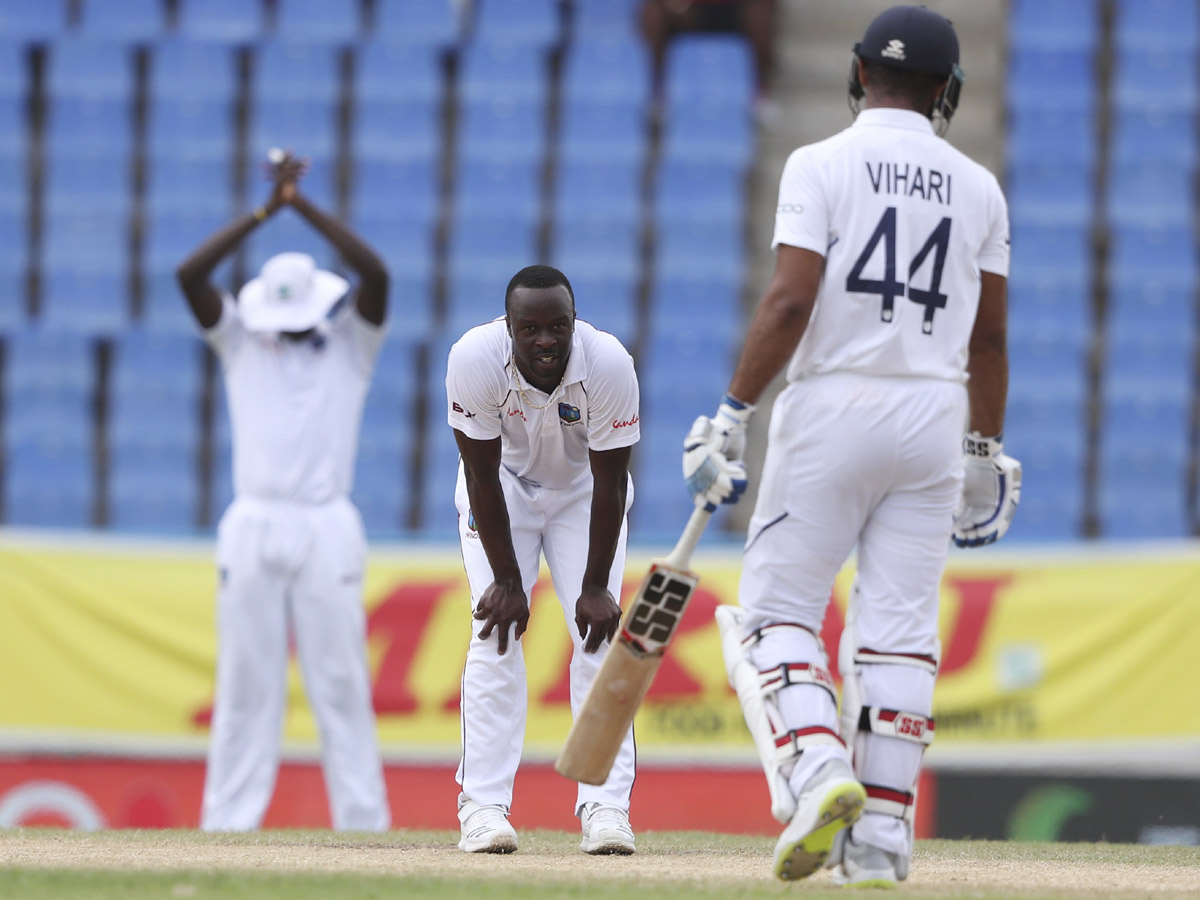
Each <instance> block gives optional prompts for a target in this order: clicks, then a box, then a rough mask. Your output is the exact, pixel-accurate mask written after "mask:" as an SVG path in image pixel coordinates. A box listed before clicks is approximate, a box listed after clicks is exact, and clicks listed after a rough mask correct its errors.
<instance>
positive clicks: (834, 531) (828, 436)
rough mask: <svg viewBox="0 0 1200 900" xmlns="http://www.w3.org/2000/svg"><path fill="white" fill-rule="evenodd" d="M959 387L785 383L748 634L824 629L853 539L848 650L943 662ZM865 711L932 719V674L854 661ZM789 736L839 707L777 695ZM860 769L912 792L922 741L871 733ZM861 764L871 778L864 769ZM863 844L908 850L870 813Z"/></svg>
mask: <svg viewBox="0 0 1200 900" xmlns="http://www.w3.org/2000/svg"><path fill="white" fill-rule="evenodd" d="M966 416H967V394H966V389H965V387H964V386H963V385H961V384H957V383H953V382H948V381H940V380H934V379H922V378H882V377H872V376H865V375H855V374H850V373H837V374H831V375H822V376H816V377H812V378H808V379H804V380H802V381H799V382H796V383H793V384H790V385H788V386H787V388H785V389H784V391H783V392H782V393H781V394H780V395H779V397H778V399H777V400H776V402H775V405H774V407H773V409H772V413H771V426H770V435H769V439H768V446H767V456H766V461H765V463H764V471H763V479H762V484H761V485H760V487H759V492H758V501H757V504H756V506H755V509H754V515H753V517H752V519H751V522H750V526H749V531H748V534H747V538H746V550H745V557H744V562H743V569H742V578H741V584H740V588H739V599H740V602H741V605H742V606H743V607H744V608H745V610H746V623H745V628H746V632H747V633H749V632H751V631H753V630H754V629H756V628H761V627H762V626H764V625H770V624H775V623H793V624H798V625H802V626H804V628H806V629H808V630H809V631H811V633H812V635H817V634H819V633H820V629H821V624H822V623H823V621H824V619H825V610H826V606H827V604H828V603H829V596H830V593H831V591H832V589H833V583H834V579H835V578H836V577H837V574H838V572H839V571H840V570H841V568H842V566H843V564H844V563H845V561H846V559H847V558H848V557H849V555H850V553H851V551H852V550H853V549H854V547H855V545H856V544H857V546H858V560H857V574H856V578H855V584H854V590H853V596H852V605H853V614H854V618H855V621H854V632H853V638H854V644H855V647H854V648H845V650H844V652H847V651H848V655H849V656H850V657H851V658H847V659H842V660H841V664H842V667H843V670H845V669H846V667H847V666H848V665H852V664H853V661H852V657H853V650H854V649H860V648H868V649H870V650H874V651H876V652H877V653H883V654H906V655H923V656H927V657H931V658H933V659H935V660H936V659H937V658H938V655H939V652H940V648H939V644H938V637H937V617H938V590H939V586H940V583H941V578H942V571H943V569H944V567H945V564H946V556H947V554H948V552H949V544H950V532H951V528H952V525H953V517H954V513H955V511H956V510H957V508H958V502H959V497H960V495H961V493H962V480H963V457H962V436H963V430H964V425H965V423H966ZM751 657H752V659H753V661H754V663H755V665H757V666H758V668H759V669H760V670H767V669H769V668H772V667H774V666H778V665H779V664H780V663H783V662H820V663H822V664H824V663H825V661H826V660H825V654H824V652H823V648H822V647H820V645H819V643H818V641H817V639H816V638H815V637H813V636H810V635H807V634H805V632H803V631H801V630H799V629H781V630H778V631H774V632H771V633H770V638H769V639H764V640H763V641H762V642H761V643H759V644H758V645H757V646H755V647H754V648H753V650H752V651H751ZM859 668H860V669H861V670H862V672H861V675H862V679H863V680H862V685H863V692H864V695H865V696H864V697H863V701H864V702H865V703H866V704H868V705H877V706H882V707H884V708H891V709H901V710H904V711H907V712H913V713H919V714H922V715H928V714H929V713H930V707H931V705H932V699H933V683H934V677H933V675H932V673H930V672H928V671H922V670H920V669H918V668H915V667H913V666H910V665H869V666H860V667H859ZM777 697H778V703H779V711H780V715H781V718H782V719H783V721H784V723H785V724H786V726H787V727H788V728H805V727H811V726H821V727H825V728H828V729H830V730H832V731H833V732H834V733H837V732H838V730H839V727H838V717H837V709H836V707H835V705H834V702H833V699H832V698H831V697H830V696H829V694H828V693H827V692H826V691H824V690H823V689H821V688H820V687H817V686H815V685H804V684H800V685H796V686H794V687H789V688H786V689H784V690H782V691H780V692H779V694H778V695H777ZM866 737H867V739H868V743H869V745H870V753H869V754H865V753H862V752H861V750H862V746H861V743H860V753H859V758H856V760H855V763H856V768H857V770H858V772H859V777H860V778H861V779H862V780H863V781H864V782H869V783H872V784H878V785H881V786H886V787H891V788H894V789H896V790H900V791H908V790H910V789H911V787H912V784H913V783H914V782H915V780H916V776H917V774H918V772H919V770H920V762H921V754H922V749H923V748H922V747H920V746H919V745H917V744H914V743H911V742H907V741H903V740H898V739H895V738H885V737H877V736H875V735H868V736H866ZM831 756H841V757H842V758H846V756H847V755H846V753H845V752H844V751H842V750H841V748H840V747H834V746H823V745H819V746H814V747H810V748H809V749H807V750H805V751H804V753H803V754H802V755H801V757H800V759H799V760H798V761H797V763H796V766H795V769H794V771H793V772H792V773H791V778H790V779H789V781H790V783H791V785H792V788H793V790H798V789H799V787H800V786H802V785H803V784H804V782H805V781H807V780H808V778H809V777H810V776H811V775H812V773H813V772H814V771H815V770H816V769H817V768H818V767H819V766H820V765H821V764H822V763H824V762H825V761H826V760H828V759H829V758H830V757H831ZM864 762H865V765H866V771H864V768H863V766H864ZM854 837H855V839H856V840H860V841H866V842H868V843H871V844H874V845H875V846H879V847H882V848H883V849H886V850H890V851H892V852H897V853H907V852H909V848H908V846H907V839H906V836H905V834H904V829H903V827H902V825H901V823H900V821H899V820H898V819H893V818H891V817H887V816H877V815H874V814H872V815H867V816H864V817H863V819H862V820H861V823H860V824H859V825H856V826H855V830H854Z"/></svg>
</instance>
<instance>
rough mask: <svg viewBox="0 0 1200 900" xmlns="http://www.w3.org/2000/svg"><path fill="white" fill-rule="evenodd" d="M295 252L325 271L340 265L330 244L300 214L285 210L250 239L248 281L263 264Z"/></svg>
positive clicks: (246, 252)
mask: <svg viewBox="0 0 1200 900" xmlns="http://www.w3.org/2000/svg"><path fill="white" fill-rule="evenodd" d="M326 209H328V207H326ZM292 252H294V253H307V254H309V255H310V256H311V257H312V258H313V259H315V260H316V261H317V265H318V266H320V267H321V268H323V269H333V268H335V267H336V264H337V255H336V253H335V251H334V249H333V247H332V246H331V245H330V243H329V241H327V240H326V239H325V238H324V236H322V235H321V233H320V232H318V231H317V230H316V229H315V228H313V227H312V226H311V225H310V224H308V222H306V221H305V220H304V219H302V218H301V217H300V214H299V213H297V212H294V211H293V210H291V209H282V210H280V211H279V212H278V213H276V214H275V215H274V216H272V217H271V219H270V221H268V222H264V223H263V225H262V227H261V228H259V229H257V230H256V231H255V232H254V233H253V234H251V235H250V237H249V238H247V240H246V243H245V260H246V272H247V277H248V278H250V277H253V276H254V275H257V274H258V271H259V269H261V268H262V264H263V263H265V262H266V261H267V260H268V259H270V258H271V257H272V256H274V255H275V254H277V253H292Z"/></svg>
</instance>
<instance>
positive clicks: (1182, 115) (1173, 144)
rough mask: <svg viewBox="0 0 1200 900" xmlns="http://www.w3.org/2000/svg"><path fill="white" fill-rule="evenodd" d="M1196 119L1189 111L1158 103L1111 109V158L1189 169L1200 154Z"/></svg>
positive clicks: (1117, 162) (1122, 162) (1123, 162)
mask: <svg viewBox="0 0 1200 900" xmlns="http://www.w3.org/2000/svg"><path fill="white" fill-rule="evenodd" d="M1195 129H1196V119H1195V116H1194V115H1192V114H1191V113H1188V112H1180V111H1175V110H1169V109H1165V108H1162V107H1157V106H1153V105H1151V106H1144V107H1140V108H1138V109H1119V110H1114V113H1113V118H1112V142H1111V162H1112V164H1113V165H1115V166H1118V167H1122V166H1129V165H1133V164H1136V163H1139V162H1140V163H1143V164H1148V163H1153V164H1159V165H1162V166H1165V167H1180V168H1187V169H1192V168H1194V167H1195V166H1196V164H1197V161H1198V158H1200V154H1198V153H1197V147H1196V136H1195Z"/></svg>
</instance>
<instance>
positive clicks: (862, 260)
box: [683, 6, 1021, 886]
mask: <svg viewBox="0 0 1200 900" xmlns="http://www.w3.org/2000/svg"><path fill="white" fill-rule="evenodd" d="M961 83H962V71H961V69H959V66H958V38H957V36H956V35H955V32H954V29H953V27H952V26H951V24H950V22H949V21H947V20H946V19H945V18H943V17H942V16H941V15H939V14H937V13H935V12H932V11H930V10H928V9H925V8H924V7H916V6H898V7H893V8H891V9H888V10H886V11H885V12H883V13H881V14H880V15H879V16H878V17H877V18H876V19H875V20H874V21H873V22H871V24H870V25H869V27H868V28H867V30H866V33H865V35H864V37H863V39H862V41H861V42H859V43H858V44H856V45H855V47H854V59H853V67H852V70H851V79H850V94H851V98H852V101H853V103H852V107H855V108H857V103H858V101H859V100H865V102H864V103H863V104H862V105H863V109H862V111H861V112H860V113H858V115H857V118H856V119H855V121H854V123H853V124H852V125H851V126H850V127H849V128H847V129H846V130H845V131H842V132H840V133H839V134H836V135H834V136H833V137H831V138H828V139H827V140H824V141H821V142H820V143H816V144H811V145H809V146H805V147H801V148H800V149H798V150H796V151H794V152H793V153H792V155H791V157H790V158H789V159H788V161H787V164H786V166H785V168H784V171H783V177H782V181H781V185H780V191H779V206H778V209H777V212H776V218H775V238H774V246H775V247H776V248H777V250H778V255H777V257H776V265H775V273H774V276H773V278H772V280H771V283H770V285H769V286H768V288H767V290H766V292H765V294H764V296H763V298H762V300H761V302H760V303H759V305H758V308H757V310H756V311H755V314H754V317H753V319H752V321H751V324H750V327H749V331H748V334H747V337H746V342H745V348H744V349H743V352H742V356H741V360H740V361H739V363H738V365H737V368H736V370H735V372H734V375H733V379H732V381H731V382H730V385H729V393H728V395H727V396H726V398H725V399H724V400H723V401H722V402H721V404H720V406H719V407H718V410H717V414H716V415H715V416H714V417H712V418H711V419H710V418H707V417H703V416H702V417H701V418H700V419H698V420H697V421H696V423H695V425H694V427H693V428H692V431H691V432H690V433H689V434H688V436H687V438H686V440H685V445H684V446H685V451H684V459H683V467H684V474H685V477H686V479H687V483H688V486H689V488H690V489H691V491H692V494H693V497H694V499H695V500H696V502H697V503H700V504H715V503H720V502H725V501H728V500H733V499H736V494H735V491H734V489H733V487H731V485H734V484H736V483H737V481H738V480H739V479H741V478H744V477H745V470H744V467H743V466H742V463H741V461H740V459H739V457H740V452H741V445H742V440H743V435H744V432H745V427H746V422H747V420H748V419H749V418H750V416H751V414H752V413H753V411H754V404H755V403H756V402H757V401H758V400H759V398H760V397H761V395H762V393H763V391H764V390H765V389H766V387H767V385H768V383H769V382H770V381H771V380H772V379H773V378H774V377H775V375H776V374H777V373H778V372H779V371H780V370H781V369H783V368H784V367H785V366H786V369H787V386H786V387H785V388H784V390H783V391H782V392H781V393H780V395H779V397H778V399H777V400H776V401H775V405H774V408H773V410H772V415H771V424H770V434H769V437H768V444H767V456H766V460H765V463H764V471H763V476H762V484H761V486H760V488H759V492H758V501H757V505H756V507H755V509H754V514H753V517H752V518H751V521H750V525H749V531H748V534H747V538H746V546H745V551H744V564H743V571H742V577H741V583H740V586H739V599H740V604H741V605H740V608H737V607H722V608H721V609H720V610H719V611H718V614H717V616H718V622H719V623H720V625H721V630H722V633H723V638H724V639H723V641H722V646H723V648H724V651H725V656H726V667H727V670H728V671H729V674H730V680H731V682H735V681H736V684H735V687H737V688H738V694H739V699H741V701H742V707H743V710H744V712H745V714H746V721H747V725H748V726H749V728H750V732H751V734H752V735H753V736H754V738H755V743H756V744H757V745H758V746H759V748H760V756H761V757H762V759H763V762H764V767H765V768H766V770H767V778H768V785H769V788H770V791H771V796H772V812H773V813H775V815H776V816H777V818H779V819H780V820H781V821H784V822H786V823H787V824H786V827H785V828H784V830H783V833H782V835H781V836H780V838H779V841H778V843H777V845H776V848H775V863H774V864H775V874H776V875H777V876H778V877H780V878H782V879H785V880H794V879H799V878H804V877H806V876H808V875H810V874H812V872H814V871H815V870H816V869H818V868H820V867H821V865H823V864H824V865H828V866H836V867H837V870H836V871H835V873H834V875H835V879H836V880H837V881H838V882H839V883H843V884H851V885H860V886H867V885H875V886H894V885H895V884H896V882H897V881H900V880H903V879H904V878H905V877H906V876H907V874H908V869H909V859H910V856H911V853H912V830H911V822H912V812H913V802H914V799H915V798H914V790H915V785H916V783H917V776H918V774H919V771H920V768H921V758H922V754H923V753H924V750H925V746H926V745H927V744H928V743H929V741H930V740H931V739H932V737H933V731H934V722H933V719H932V718H931V711H932V702H933V686H934V678H935V675H936V672H937V666H938V659H939V644H938V637H937V614H938V588H939V584H940V581H941V576H942V571H943V568H944V566H945V562H946V557H947V554H948V549H949V543H950V539H951V537H953V539H954V541H955V543H957V544H959V545H960V546H976V545H979V544H986V543H990V542H991V541H994V540H996V539H997V538H999V537H1001V536H1002V535H1003V534H1004V533H1005V531H1006V530H1007V529H1008V526H1009V522H1010V521H1011V519H1012V516H1013V512H1014V510H1015V507H1016V505H1017V499H1018V494H1019V488H1020V480H1021V468H1020V465H1019V464H1018V463H1017V462H1016V461H1015V460H1013V459H1012V458H1010V457H1008V456H1006V455H1005V454H1004V451H1003V444H1002V443H1001V427H1002V425H1003V423H1004V404H1005V395H1006V393H1007V382H1008V357H1007V350H1006V338H1005V330H1006V316H1007V314H1006V299H1005V294H1006V281H1007V275H1008V213H1007V207H1006V204H1005V201H1004V196H1003V194H1002V193H1001V191H1000V187H999V185H998V184H997V182H996V179H995V178H994V177H993V176H992V175H991V173H989V172H988V171H987V170H985V169H984V168H983V167H981V166H979V165H978V164H976V163H975V162H973V161H972V160H970V159H969V158H968V157H966V156H964V155H963V154H962V153H960V152H959V151H957V150H956V149H954V148H953V147H951V146H950V145H949V144H948V143H946V142H945V141H944V140H942V139H941V137H940V134H941V129H943V128H944V127H945V125H946V124H948V122H949V120H950V117H951V116H952V115H953V113H954V109H955V105H956V104H957V101H958V95H959V89H960V87H961ZM968 423H969V425H968ZM964 426H966V427H967V428H969V430H968V431H967V433H966V435H965V437H964ZM964 451H965V452H964ZM964 475H965V479H964ZM856 544H857V546H858V562H857V576H856V579H855V582H854V587H853V590H852V591H851V598H850V612H849V616H848V619H847V628H846V631H845V633H844V636H843V643H842V646H841V648H840V653H839V661H840V665H841V668H842V675H843V696H842V716H841V722H840V726H839V718H838V707H837V699H836V697H835V695H834V682H833V679H832V678H831V677H830V674H829V672H828V669H827V659H826V655H825V650H824V647H823V646H822V644H821V641H820V638H819V637H818V635H819V633H820V628H821V624H822V622H823V621H824V618H825V608H826V605H827V603H828V601H829V596H830V592H831V589H832V587H833V582H834V578H835V577H836V575H837V574H838V571H839V570H840V569H841V567H842V565H843V563H844V562H845V560H846V559H847V557H848V556H849V554H850V552H851V551H852V550H853V549H854V547H855V545H856ZM746 671H749V672H750V673H751V677H746V675H745V673H746ZM739 672H741V673H742V674H743V677H742V678H737V677H736V676H737V675H738V673H739ZM851 755H853V759H851ZM860 816H861V817H860ZM851 825H852V828H849V829H847V826H851Z"/></svg>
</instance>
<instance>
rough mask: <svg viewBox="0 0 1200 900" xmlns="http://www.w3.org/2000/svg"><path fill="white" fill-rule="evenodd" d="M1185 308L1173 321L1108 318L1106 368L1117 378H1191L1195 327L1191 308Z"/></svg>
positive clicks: (1175, 379) (1165, 379)
mask: <svg viewBox="0 0 1200 900" xmlns="http://www.w3.org/2000/svg"><path fill="white" fill-rule="evenodd" d="M1186 312H1187V314H1186V315H1181V316H1179V318H1178V320H1176V321H1175V322H1171V321H1169V320H1159V321H1155V320H1148V321H1147V320H1140V319H1135V318H1128V317H1121V318H1117V317H1112V318H1110V320H1109V323H1108V328H1107V331H1106V336H1107V347H1106V350H1107V352H1106V354H1105V358H1104V369H1105V372H1106V373H1107V374H1108V375H1109V376H1110V377H1112V378H1116V379H1135V378H1152V379H1155V380H1163V381H1181V382H1187V381H1190V380H1191V378H1192V374H1193V372H1192V370H1193V359H1194V358H1195V352H1196V347H1195V334H1196V328H1195V315H1194V314H1193V313H1192V311H1191V310H1187V311H1186ZM1164 326H1165V327H1164Z"/></svg>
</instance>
